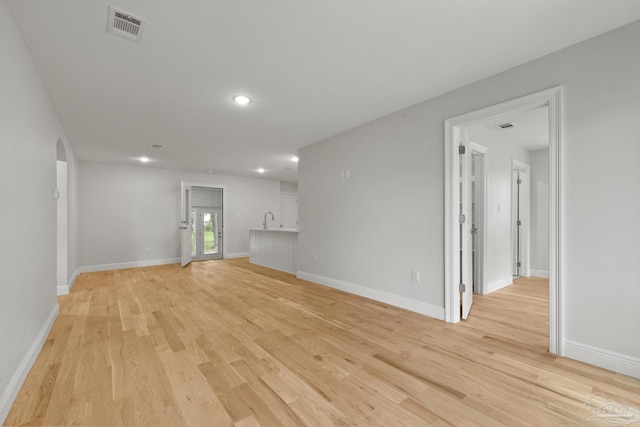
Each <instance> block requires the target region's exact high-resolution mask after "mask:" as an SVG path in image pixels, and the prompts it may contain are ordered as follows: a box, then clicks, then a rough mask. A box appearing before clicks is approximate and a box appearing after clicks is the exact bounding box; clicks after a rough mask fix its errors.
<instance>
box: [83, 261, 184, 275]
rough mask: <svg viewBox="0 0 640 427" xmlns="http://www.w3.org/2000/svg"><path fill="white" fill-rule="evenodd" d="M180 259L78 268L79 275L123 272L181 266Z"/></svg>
mask: <svg viewBox="0 0 640 427" xmlns="http://www.w3.org/2000/svg"><path fill="white" fill-rule="evenodd" d="M179 263H180V258H165V259H150V260H145V261H130V262H117V263H114V264H96V265H85V266H82V267H80V268H78V270H77V271H78V273H93V272H96V271H107V270H122V269H124V268H138V267H153V266H155V265H166V264H179Z"/></svg>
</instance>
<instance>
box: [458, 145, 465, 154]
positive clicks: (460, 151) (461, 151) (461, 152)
mask: <svg viewBox="0 0 640 427" xmlns="http://www.w3.org/2000/svg"><path fill="white" fill-rule="evenodd" d="M465 150H466V148H465V146H464V145H458V154H464V152H465Z"/></svg>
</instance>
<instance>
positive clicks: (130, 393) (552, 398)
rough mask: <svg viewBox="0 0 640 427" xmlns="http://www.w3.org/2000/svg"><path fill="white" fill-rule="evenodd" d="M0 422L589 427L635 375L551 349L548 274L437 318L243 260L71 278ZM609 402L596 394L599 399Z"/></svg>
mask: <svg viewBox="0 0 640 427" xmlns="http://www.w3.org/2000/svg"><path fill="white" fill-rule="evenodd" d="M59 304H60V315H59V316H58V318H57V319H56V321H55V323H54V325H53V327H52V329H51V331H50V333H49V336H48V337H47V340H46V341H45V344H44V346H43V348H42V351H41V353H40V355H39V356H38V358H37V360H36V362H35V364H34V366H33V368H32V370H31V372H30V373H29V375H28V376H27V379H26V380H25V383H24V385H23V387H22V389H21V390H20V393H19V394H18V396H17V398H16V400H15V402H14V405H13V407H12V408H11V411H10V413H9V415H8V417H7V420H6V421H5V422H6V423H7V424H8V425H27V424H28V425H110V426H137V425H159V426H161V425H167V426H181V425H188V426H202V425H216V426H234V425H235V426H243V427H244V426H280V425H292V426H300V425H327V426H331V425H335V426H349V425H359V426H384V427H388V426H394V425H398V426H408V425H436V426H439V425H442V426H452V425H455V426H457V425H465V426H472V425H492V426H494V425H496V426H498V425H509V426H519V425H567V424H569V425H571V424H573V425H585V424H588V423H590V421H588V420H589V417H591V416H592V415H593V413H592V409H591V408H590V407H588V406H585V404H584V402H585V401H586V400H587V399H589V398H590V397H592V401H593V402H600V401H603V402H606V399H611V400H613V401H615V402H618V403H619V404H621V405H627V406H628V407H630V408H633V409H634V410H635V412H636V413H640V408H639V406H640V403H639V402H640V380H639V379H636V378H631V377H628V376H624V375H621V374H617V373H614V372H610V371H606V370H604V369H599V368H596V367H593V366H589V365H586V364H584V363H580V362H576V361H573V360H569V359H565V358H562V357H557V356H555V355H551V354H549V353H548V352H547V348H548V336H547V328H548V283H547V281H546V280H544V279H537V278H532V279H518V280H517V281H516V282H515V283H514V284H513V285H511V286H508V287H506V288H504V289H502V290H500V291H497V292H494V293H493V294H491V295H476V296H474V305H473V309H472V311H471V315H470V318H469V320H468V321H466V322H461V323H459V324H455V325H452V324H446V323H444V322H441V321H438V320H435V319H432V318H428V317H425V316H421V315H419V314H416V313H411V312H409V311H406V310H403V309H400V308H395V307H392V306H389V305H387V304H383V303H379V302H376V301H371V300H367V299H365V298H362V297H359V296H356V295H350V294H347V293H345V292H341V291H337V290H333V289H330V288H327V287H324V286H320V285H316V284H313V283H309V282H306V281H303V280H299V279H297V278H295V276H293V275H291V274H286V273H282V272H278V271H274V270H270V269H267V268H264V267H259V266H255V265H252V264H250V263H248V261H247V260H246V259H233V260H221V261H207V262H199V263H193V264H191V265H190V266H187V267H185V268H181V267H180V266H178V265H163V266H156V267H145V268H139V269H125V270H112V271H105V272H96V273H83V274H81V275H80V276H79V277H78V279H77V280H76V283H75V285H74V287H73V290H72V292H71V293H70V294H69V295H67V296H64V297H59ZM603 399H605V400H603Z"/></svg>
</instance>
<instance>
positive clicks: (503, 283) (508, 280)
mask: <svg viewBox="0 0 640 427" xmlns="http://www.w3.org/2000/svg"><path fill="white" fill-rule="evenodd" d="M512 283H513V277H511V276H509V277H503V278H502V279H499V280H494V281H492V282H489V283H487V286H486V287H485V289H484V290H485V292H484V295H486V294H490V293H491V292H494V291H497V290H498V289H502V288H504V287H507V286H509V285H511V284H512Z"/></svg>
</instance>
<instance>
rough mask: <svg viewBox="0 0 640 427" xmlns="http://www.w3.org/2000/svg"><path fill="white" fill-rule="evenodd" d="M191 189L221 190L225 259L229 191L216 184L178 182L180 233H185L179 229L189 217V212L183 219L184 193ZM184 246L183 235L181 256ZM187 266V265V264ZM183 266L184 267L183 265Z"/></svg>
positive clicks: (224, 255) (223, 252)
mask: <svg viewBox="0 0 640 427" xmlns="http://www.w3.org/2000/svg"><path fill="white" fill-rule="evenodd" d="M193 187H202V188H219V189H221V190H222V258H226V257H227V247H228V245H227V244H226V242H227V226H226V224H227V218H228V216H227V209H228V205H229V203H228V198H229V191H228V190H227V186H226V185H216V184H209V183H202V182H187V181H181V182H180V207H179V209H180V213H179V215H178V218H180V220H181V224H180V226H179V227H178V228H179V229H180V231H181V232H183V231H185V230H182V229H181V227H182V226H184V225H185V221H186V222H187V224H188V221H189V218H190V216H191V213H190V212H189V215H188V217H185V215H186V212H187V207H186V201H187V198H186V197H185V191H186V190H187V189H191V188H193ZM188 241H189V254H191V244H190V242H191V237H189V240H188ZM185 244H186V240H185V239H184V238H183V235H182V234H180V252H181V254H184V250H185V248H184V246H185ZM189 262H190V261H189ZM187 264H188V263H187ZM185 265H186V264H185ZM183 266H184V265H183Z"/></svg>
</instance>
